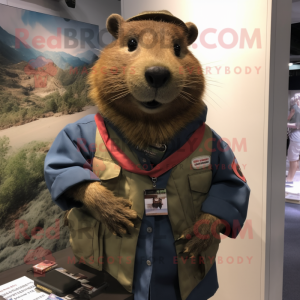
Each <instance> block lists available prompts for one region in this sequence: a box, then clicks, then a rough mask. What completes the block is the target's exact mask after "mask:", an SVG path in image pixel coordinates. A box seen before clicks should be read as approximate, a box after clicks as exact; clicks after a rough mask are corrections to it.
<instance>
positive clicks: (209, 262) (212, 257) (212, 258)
mask: <svg viewBox="0 0 300 300" xmlns="http://www.w3.org/2000/svg"><path fill="white" fill-rule="evenodd" d="M220 242H221V239H215V241H214V242H213V243H212V245H211V246H210V247H209V248H208V249H206V251H204V253H203V257H204V263H205V270H204V276H206V275H207V273H208V272H209V270H210V269H211V267H212V266H213V264H214V263H215V262H216V259H217V253H218V250H219V246H220Z"/></svg>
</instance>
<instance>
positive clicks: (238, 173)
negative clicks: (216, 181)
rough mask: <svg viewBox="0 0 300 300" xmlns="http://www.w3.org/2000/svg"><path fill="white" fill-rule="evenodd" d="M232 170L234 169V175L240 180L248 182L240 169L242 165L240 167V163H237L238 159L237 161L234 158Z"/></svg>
mask: <svg viewBox="0 0 300 300" xmlns="http://www.w3.org/2000/svg"><path fill="white" fill-rule="evenodd" d="M231 168H232V170H233V172H234V174H235V175H236V176H237V177H238V178H240V179H241V180H243V181H244V182H247V180H246V178H245V176H244V175H243V173H242V170H241V167H240V165H239V163H238V161H237V159H236V158H235V157H234V158H233V161H232V164H231Z"/></svg>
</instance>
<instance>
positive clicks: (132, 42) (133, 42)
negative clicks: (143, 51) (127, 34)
mask: <svg viewBox="0 0 300 300" xmlns="http://www.w3.org/2000/svg"><path fill="white" fill-rule="evenodd" d="M137 45H138V43H137V41H136V39H131V40H129V41H128V51H134V50H135V49H136V48H137Z"/></svg>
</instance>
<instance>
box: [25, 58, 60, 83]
mask: <svg viewBox="0 0 300 300" xmlns="http://www.w3.org/2000/svg"><path fill="white" fill-rule="evenodd" d="M24 72H25V73H26V74H27V75H33V76H34V86H35V88H45V87H46V86H47V80H48V76H52V77H54V76H55V75H56V74H57V68H56V66H55V65H54V63H53V61H52V60H51V59H47V58H45V57H42V56H39V57H38V58H36V59H31V60H30V61H29V62H28V64H27V65H26V66H25V68H24Z"/></svg>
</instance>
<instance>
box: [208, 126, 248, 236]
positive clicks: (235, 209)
mask: <svg viewBox="0 0 300 300" xmlns="http://www.w3.org/2000/svg"><path fill="white" fill-rule="evenodd" d="M211 150H212V156H211V166H212V172H213V174H212V175H213V177H212V185H211V188H210V190H209V193H208V196H207V198H206V200H205V201H204V202H203V205H202V211H203V212H205V213H209V214H212V215H214V216H216V217H218V218H219V219H221V220H224V221H226V222H227V223H226V222H225V223H226V225H227V228H226V230H224V231H223V232H222V233H223V234H225V235H227V236H228V237H231V238H235V237H236V236H237V235H238V233H239V232H240V230H241V228H242V226H243V225H244V222H245V220H246V217H247V211H248V202H249V196H250V188H249V186H248V184H247V183H246V182H245V181H244V180H242V179H240V178H239V177H238V176H237V175H236V173H235V172H234V171H233V168H232V162H233V160H234V159H235V155H234V154H233V152H232V150H231V148H230V147H229V146H228V144H227V143H225V142H224V141H223V140H222V139H221V138H220V137H219V136H218V135H217V134H216V133H215V132H214V131H213V143H212V149H211ZM241 169H242V168H241Z"/></svg>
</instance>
